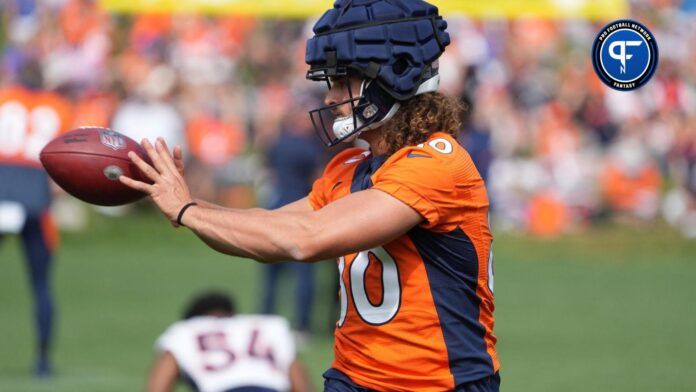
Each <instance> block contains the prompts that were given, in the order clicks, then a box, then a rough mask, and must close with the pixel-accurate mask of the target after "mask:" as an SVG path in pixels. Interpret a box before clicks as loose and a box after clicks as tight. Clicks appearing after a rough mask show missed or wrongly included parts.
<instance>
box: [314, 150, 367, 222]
mask: <svg viewBox="0 0 696 392" xmlns="http://www.w3.org/2000/svg"><path fill="white" fill-rule="evenodd" d="M364 153H365V150H364V149H361V148H348V149H345V150H343V151H341V152H339V153H338V154H336V156H335V157H333V158H332V159H331V161H330V162H329V163H328V164H327V165H326V169H324V173H323V174H322V175H321V177H319V179H317V180H316V181H314V184H313V185H312V190H311V191H310V192H309V195H307V198H308V200H309V204H311V205H312V208H313V209H314V210H315V211H316V210H319V209H321V208H323V207H324V206H325V205H327V204H329V203H330V202H331V198H330V195H329V192H330V190H331V189H330V188H329V187H331V186H333V185H331V184H334V183H335V181H336V179H337V178H338V177H340V175H341V173H342V172H343V169H344V168H345V165H346V162H347V161H349V160H351V159H353V158H355V159H358V158H364V156H361V154H364Z"/></svg>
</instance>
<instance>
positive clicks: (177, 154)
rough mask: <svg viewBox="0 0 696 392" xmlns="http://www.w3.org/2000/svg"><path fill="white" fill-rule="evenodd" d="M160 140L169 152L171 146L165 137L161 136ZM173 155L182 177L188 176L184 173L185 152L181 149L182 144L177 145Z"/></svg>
mask: <svg viewBox="0 0 696 392" xmlns="http://www.w3.org/2000/svg"><path fill="white" fill-rule="evenodd" d="M159 141H161V142H162V145H163V146H164V149H165V150H166V151H167V153H169V147H168V146H167V142H166V141H164V139H162V138H160V139H159ZM171 156H172V158H173V160H174V166H175V167H176V170H177V171H178V172H179V174H180V175H181V177H183V178H186V176H185V175H184V153H183V152H182V150H181V146H175V147H174V151H172V155H171Z"/></svg>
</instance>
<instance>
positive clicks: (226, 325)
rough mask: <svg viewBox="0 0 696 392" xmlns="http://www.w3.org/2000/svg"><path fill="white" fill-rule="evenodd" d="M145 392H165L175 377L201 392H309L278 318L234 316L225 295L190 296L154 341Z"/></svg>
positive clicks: (287, 330) (285, 327) (288, 335)
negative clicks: (188, 302)
mask: <svg viewBox="0 0 696 392" xmlns="http://www.w3.org/2000/svg"><path fill="white" fill-rule="evenodd" d="M156 347H157V350H158V351H159V355H158V357H157V358H156V359H155V363H154V364H153V366H152V370H151V371H150V376H149V379H148V382H147V391H148V392H170V391H172V390H173V389H174V385H175V384H176V381H177V379H182V380H184V381H185V382H187V383H188V384H189V385H190V386H191V387H192V388H193V390H195V391H201V392H214V391H219V392H275V391H288V390H292V391H293V392H295V391H309V390H310V386H309V382H308V380H307V377H306V376H305V372H304V370H303V368H302V365H301V364H300V362H299V360H298V359H297V358H296V357H295V345H294V343H293V337H292V333H291V331H290V328H289V326H288V323H287V321H286V320H285V319H283V318H281V317H278V316H258V315H243V316H242V315H240V316H235V315H234V306H233V304H232V301H231V299H230V298H229V297H227V296H225V295H223V294H217V293H211V294H206V295H203V296H200V297H198V298H196V299H195V300H194V301H193V302H192V303H191V305H190V306H189V308H188V310H187V311H186V313H185V315H184V320H183V321H179V322H177V323H175V324H173V325H172V326H170V327H169V328H168V329H167V330H166V331H165V332H164V334H162V336H160V338H159V339H158V340H157V344H156Z"/></svg>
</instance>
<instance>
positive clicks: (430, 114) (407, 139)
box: [383, 92, 466, 155]
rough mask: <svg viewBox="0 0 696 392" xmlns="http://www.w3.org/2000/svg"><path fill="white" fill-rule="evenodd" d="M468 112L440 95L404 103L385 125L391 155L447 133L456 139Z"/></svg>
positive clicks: (385, 134) (447, 97) (413, 99)
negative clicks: (463, 115) (464, 114)
mask: <svg viewBox="0 0 696 392" xmlns="http://www.w3.org/2000/svg"><path fill="white" fill-rule="evenodd" d="M465 110H466V109H465V107H464V106H463V104H462V103H461V102H460V101H459V100H458V99H455V98H453V97H450V96H447V95H445V94H442V93H440V92H432V93H426V94H422V95H416V96H415V97H413V98H411V99H409V100H408V101H406V102H403V103H402V104H401V108H400V109H399V111H398V112H397V113H396V115H395V116H394V117H393V118H392V119H391V120H389V121H388V122H387V123H386V124H385V125H384V131H383V135H384V139H383V142H384V144H385V146H386V147H387V155H392V154H393V153H395V152H396V151H398V150H400V149H401V148H403V147H406V146H415V145H417V144H420V143H423V142H425V141H426V140H427V139H428V137H429V136H430V135H432V134H433V133H435V132H445V133H448V134H450V135H452V136H453V137H454V138H456V137H457V136H458V134H459V131H460V126H461V116H462V114H463V112H464V111H465Z"/></svg>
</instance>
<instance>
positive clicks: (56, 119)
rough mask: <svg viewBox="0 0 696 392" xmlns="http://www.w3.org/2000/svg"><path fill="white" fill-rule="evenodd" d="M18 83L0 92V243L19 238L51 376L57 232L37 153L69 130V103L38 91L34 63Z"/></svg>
mask: <svg viewBox="0 0 696 392" xmlns="http://www.w3.org/2000/svg"><path fill="white" fill-rule="evenodd" d="M19 80H20V82H21V83H20V84H19V85H17V86H7V87H5V88H2V89H0V178H1V179H2V180H1V181H0V240H1V239H2V237H3V235H6V234H19V235H21V238H22V244H23V246H24V253H25V255H26V259H27V261H28V264H29V268H28V271H29V274H30V277H31V279H30V281H31V287H32V290H33V293H34V309H35V318H36V319H35V320H36V330H37V341H38V344H37V349H38V356H37V361H36V368H35V371H36V374H37V375H38V376H46V375H49V374H50V373H51V365H50V361H49V349H50V346H51V340H52V334H53V318H54V315H53V296H52V292H51V285H50V283H51V265H52V260H53V252H54V249H55V246H56V244H57V239H58V237H57V231H56V229H55V227H54V225H53V221H52V219H51V216H50V214H49V207H50V204H51V189H50V186H49V180H48V175H47V174H46V172H45V171H44V170H43V168H42V167H41V163H40V162H39V159H38V158H39V152H41V149H42V148H43V147H44V146H45V145H46V144H47V143H48V142H50V141H51V140H52V139H53V138H54V137H56V136H58V135H59V134H60V133H62V132H65V131H67V130H69V129H70V127H71V126H72V107H71V104H70V103H69V102H68V101H66V100H65V99H63V98H62V97H61V96H59V95H58V94H56V93H54V92H50V91H46V90H43V89H42V73H41V67H40V64H39V63H38V61H36V60H27V62H26V63H25V64H24V65H23V67H22V69H21V71H20V76H19Z"/></svg>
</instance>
